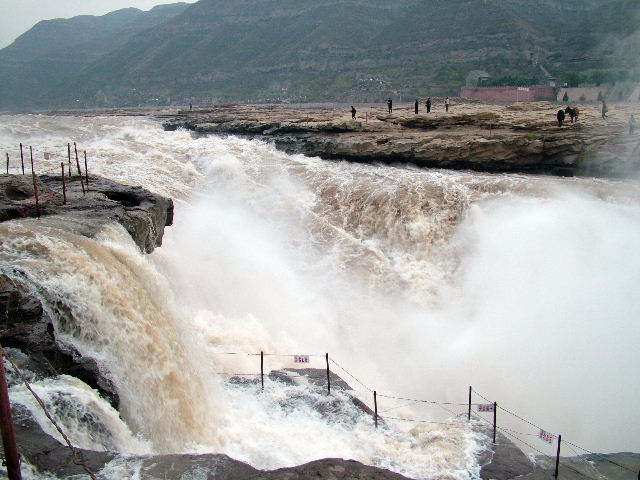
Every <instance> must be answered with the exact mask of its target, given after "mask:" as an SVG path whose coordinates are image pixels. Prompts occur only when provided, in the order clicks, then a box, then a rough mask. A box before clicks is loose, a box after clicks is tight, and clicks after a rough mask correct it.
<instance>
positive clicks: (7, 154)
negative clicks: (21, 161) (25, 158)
mask: <svg viewBox="0 0 640 480" xmlns="http://www.w3.org/2000/svg"><path fill="white" fill-rule="evenodd" d="M7 175H9V154H8V153H7Z"/></svg>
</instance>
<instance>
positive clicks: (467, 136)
mask: <svg viewBox="0 0 640 480" xmlns="http://www.w3.org/2000/svg"><path fill="white" fill-rule="evenodd" d="M433 102H434V106H433V110H432V112H431V113H429V114H427V113H426V112H425V110H424V105H422V104H421V105H419V113H418V114H415V113H414V105H413V103H411V104H410V105H408V106H407V105H406V104H404V105H402V106H399V107H397V108H395V109H394V111H393V113H388V112H387V111H386V109H385V108H382V107H380V106H369V105H368V106H363V107H358V109H357V110H358V112H357V118H356V119H355V120H353V119H351V116H350V113H349V108H348V107H347V106H345V108H344V109H341V110H338V109H335V108H315V109H309V108H293V107H286V106H278V105H275V106H274V105H272V106H251V105H223V106H219V107H215V108H212V109H202V110H196V111H186V112H182V113H181V114H179V115H177V116H175V117H171V118H169V119H167V120H166V121H165V128H167V129H175V128H179V127H183V128H187V129H191V130H193V131H195V132H198V133H216V134H241V135H249V136H253V137H259V138H262V139H265V140H267V141H272V142H274V143H275V145H276V146H277V147H278V148H281V149H283V150H285V151H287V152H290V153H303V154H305V155H313V156H319V157H321V158H326V159H336V160H340V159H342V160H351V161H360V162H387V163H393V162H401V163H412V164H415V165H418V166H423V167H429V168H451V169H470V170H477V171H485V172H528V173H550V174H556V175H566V176H573V175H597V176H612V177H621V176H627V175H632V174H635V173H634V172H637V171H638V169H639V168H640V147H638V145H639V144H640V142H639V141H640V139H639V138H638V137H637V136H634V135H629V134H628V130H627V125H626V123H627V121H628V118H629V115H630V114H631V113H634V112H635V113H636V115H637V114H638V108H637V107H636V106H632V105H623V104H621V105H618V106H616V108H615V112H612V113H611V114H610V116H609V118H608V119H607V120H606V121H604V120H602V119H601V118H600V114H599V112H598V110H597V108H596V107H595V106H588V105H583V106H581V107H580V108H581V113H580V116H579V118H578V120H577V121H576V122H575V123H571V122H570V121H569V118H568V117H567V120H566V122H565V123H564V124H563V126H562V127H560V126H558V122H557V119H556V113H557V111H558V109H559V108H562V106H559V105H555V104H553V103H550V102H537V103H521V104H515V105H513V106H499V105H488V104H482V103H477V102H473V103H472V102H465V101H463V100H461V99H455V102H454V103H455V105H452V106H451V108H450V111H449V112H445V111H444V108H443V107H442V99H441V98H438V99H435V98H434V99H433ZM612 110H613V109H612Z"/></svg>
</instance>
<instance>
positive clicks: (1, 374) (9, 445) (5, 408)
mask: <svg viewBox="0 0 640 480" xmlns="http://www.w3.org/2000/svg"><path fill="white" fill-rule="evenodd" d="M0 425H2V445H3V446H4V457H5V463H6V464H7V474H8V476H9V480H22V474H21V473H20V453H19V452H18V445H17V443H16V433H15V430H14V427H13V419H12V417H11V403H10V402H9V389H8V387H7V372H6V371H5V369H4V350H3V349H2V346H0Z"/></svg>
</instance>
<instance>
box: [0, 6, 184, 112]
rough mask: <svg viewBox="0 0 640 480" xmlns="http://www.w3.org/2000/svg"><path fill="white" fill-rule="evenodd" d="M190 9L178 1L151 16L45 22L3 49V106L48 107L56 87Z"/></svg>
mask: <svg viewBox="0 0 640 480" xmlns="http://www.w3.org/2000/svg"><path fill="white" fill-rule="evenodd" d="M186 7H187V4H186V3H176V4H172V5H161V6H158V7H155V8H153V9H152V10H150V11H148V12H143V11H141V10H138V9H136V8H126V9H122V10H117V11H115V12H111V13H108V14H106V15H103V16H91V15H82V16H78V17H74V18H71V19H55V20H45V21H41V22H39V23H38V24H36V25H35V26H34V27H33V28H31V29H30V30H29V31H28V32H26V33H24V34H23V35H21V36H20V37H19V38H18V39H16V41H15V42H13V43H12V44H11V45H9V46H8V47H6V48H4V49H2V50H0V108H7V107H17V108H19V107H21V106H33V105H40V104H42V103H43V102H45V101H46V92H47V90H49V88H51V86H52V85H55V84H56V83H58V82H60V81H62V80H63V79H66V78H68V77H69V76H73V75H75V74H76V73H77V72H79V71H80V70H81V69H82V68H84V67H85V66H86V65H89V64H91V63H92V62H94V61H96V60H98V59H100V58H102V57H103V56H104V55H106V54H107V53H109V52H110V51H112V50H114V49H116V48H118V47H120V46H121V45H123V44H124V43H126V42H127V41H128V40H129V39H130V38H131V37H132V36H133V35H134V34H136V33H138V32H140V31H142V30H145V29H147V28H152V27H155V26H157V25H159V24H162V23H164V22H166V21H167V20H168V19H170V18H172V17H174V16H176V15H177V14H179V13H180V12H182V11H183V10H184V9H185V8H186ZM69 105H71V104H69Z"/></svg>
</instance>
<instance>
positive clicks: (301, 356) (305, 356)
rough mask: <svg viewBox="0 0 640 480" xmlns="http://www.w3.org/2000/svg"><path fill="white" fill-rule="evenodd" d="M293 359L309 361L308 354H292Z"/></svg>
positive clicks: (303, 361)
mask: <svg viewBox="0 0 640 480" xmlns="http://www.w3.org/2000/svg"><path fill="white" fill-rule="evenodd" d="M293 361H294V362H295V363H309V355H294V356H293Z"/></svg>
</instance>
